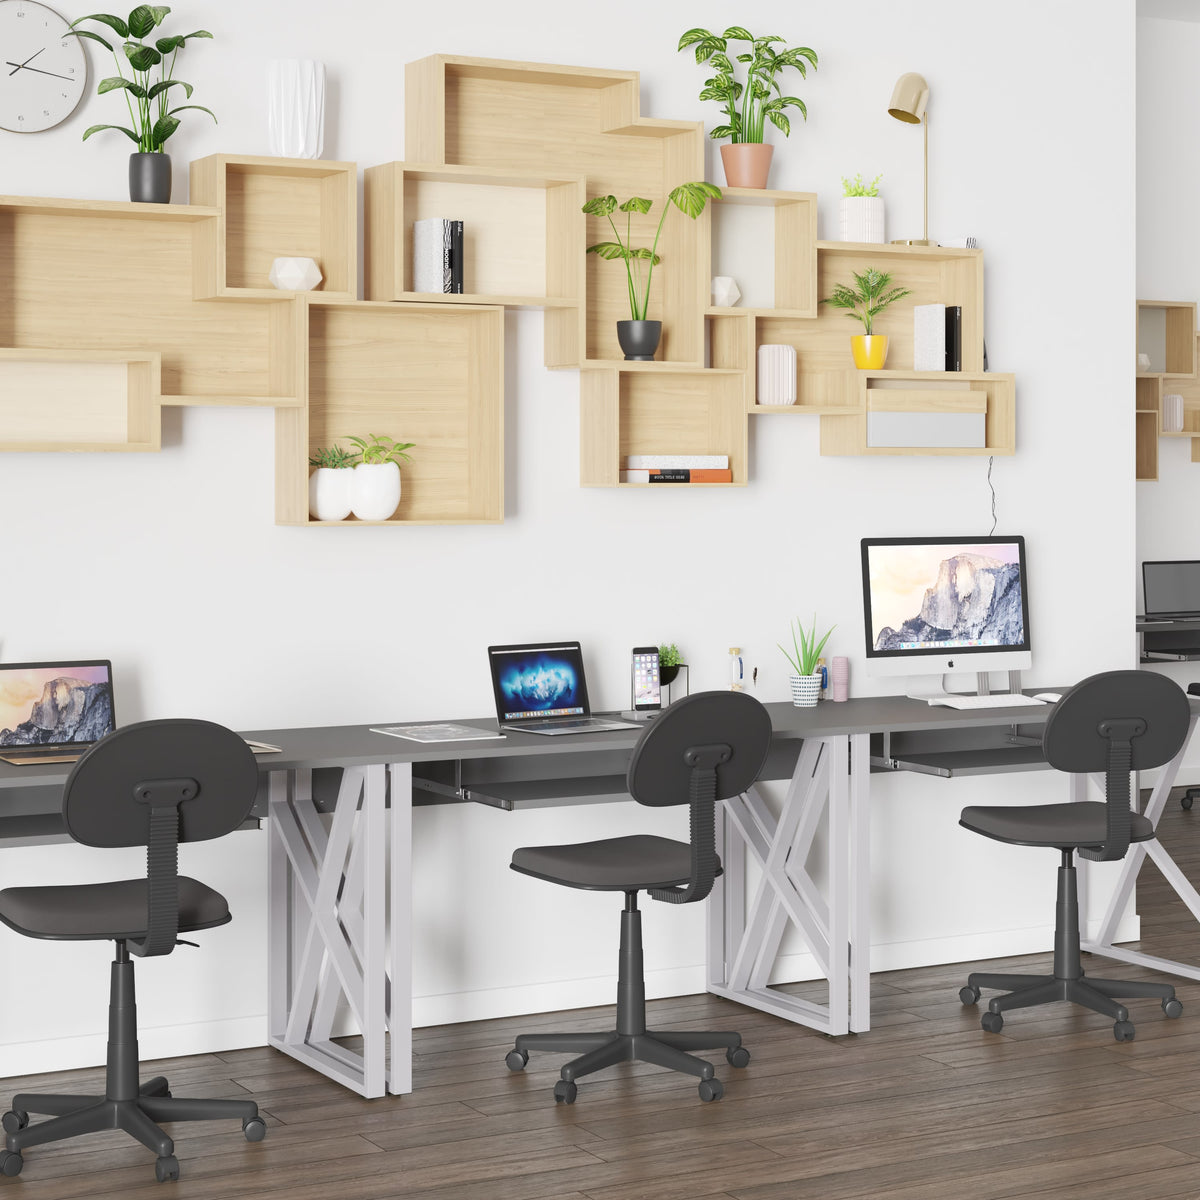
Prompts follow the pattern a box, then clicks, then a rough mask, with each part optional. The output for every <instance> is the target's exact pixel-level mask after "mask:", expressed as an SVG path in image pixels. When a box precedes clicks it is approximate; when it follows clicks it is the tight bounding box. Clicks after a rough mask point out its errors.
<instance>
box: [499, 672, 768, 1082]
mask: <svg viewBox="0 0 1200 1200" xmlns="http://www.w3.org/2000/svg"><path fill="white" fill-rule="evenodd" d="M770 741H771V719H770V717H769V716H768V715H767V710H766V709H765V708H763V706H762V705H761V704H759V702H758V701H757V700H755V699H754V698H753V697H751V696H747V695H746V694H745V693H744V692H698V693H697V694H696V695H694V696H687V697H685V698H684V699H682V700H677V701H676V702H675V703H674V704H672V705H671V706H670V708H668V709H667V710H666V711H665V712H664V713H663V714H662V715H661V716H660V717H658V718H657V719H656V720H655V722H654V724H653V725H651V726H650V727H649V728H647V729H646V731H645V732H644V733H643V734H642V736H641V737H640V738H639V739H638V743H637V745H636V746H635V747H634V751H633V757H632V759H631V760H630V763H629V772H628V775H627V786H628V788H629V794H630V795H631V796H632V797H633V798H634V799H635V800H636V801H637V802H638V803H639V804H645V805H647V806H649V807H652V808H661V807H665V806H667V805H679V804H687V805H688V806H689V808H690V809H691V841H690V843H689V842H677V841H673V840H672V839H670V838H663V837H654V836H650V835H646V834H635V835H633V836H630V837H618V838H607V839H605V840H603V841H595V842H579V843H577V844H575V845H569V846H526V847H523V848H521V849H518V850H515V851H514V852H513V856H512V862H511V864H510V866H511V867H512V869H513V870H514V871H520V872H521V873H522V874H525V875H532V876H533V877H534V878H535V879H544V880H546V881H547V882H549V883H557V884H561V885H562V886H563V887H573V888H583V889H585V890H587V891H596V892H624V893H625V910H624V912H622V914H621V949H620V958H619V968H618V979H617V1022H616V1029H615V1030H614V1031H613V1032H611V1033H533V1034H521V1035H520V1036H519V1037H518V1038H517V1039H516V1043H515V1045H514V1048H513V1049H512V1050H511V1051H510V1052H509V1054H508V1057H507V1059H506V1060H505V1062H506V1063H507V1065H508V1068H509V1070H511V1071H521V1070H524V1068H525V1064H526V1063H528V1061H529V1052H530V1050H565V1051H577V1052H582V1053H581V1055H580V1057H579V1058H574V1059H572V1060H571V1061H570V1062H568V1063H567V1064H566V1065H565V1066H564V1067H563V1068H562V1072H561V1078H560V1079H559V1081H558V1082H557V1083H556V1084H555V1085H554V1099H555V1101H556V1102H557V1103H560V1104H574V1103H575V1096H576V1084H575V1081H576V1080H577V1079H579V1078H580V1077H582V1076H584V1075H590V1074H591V1073H592V1072H593V1071H600V1070H602V1069H603V1068H605V1067H610V1066H613V1065H614V1064H616V1063H620V1062H630V1061H637V1062H648V1063H655V1064H657V1065H658V1066H660V1067H669V1068H671V1070H673V1071H682V1072H684V1073H686V1074H689V1075H696V1076H698V1077H699V1079H700V1099H701V1100H706V1101H708V1100H719V1099H720V1098H721V1096H722V1095H723V1094H724V1090H725V1089H724V1087H723V1086H722V1084H721V1081H720V1080H719V1079H716V1078H714V1076H713V1068H712V1064H711V1063H709V1062H706V1061H704V1059H701V1058H697V1057H695V1056H694V1055H692V1054H689V1053H687V1051H689V1050H714V1049H720V1048H722V1047H723V1048H724V1049H725V1057H726V1059H727V1060H728V1061H729V1063H730V1064H731V1065H732V1066H735V1067H744V1066H746V1065H747V1064H748V1063H749V1061H750V1052H749V1051H748V1050H747V1049H746V1048H745V1047H744V1046H743V1045H742V1038H741V1035H740V1034H737V1033H693V1032H680V1031H666V1032H663V1031H649V1030H647V1029H646V984H645V978H644V975H643V968H642V914H641V913H640V912H639V911H638V906H637V897H638V892H640V891H645V892H648V893H649V894H650V896H651V897H652V898H653V899H655V900H661V901H664V902H665V903H667V904H691V903H694V902H696V901H699V900H703V899H704V898H705V897H706V896H707V895H708V893H709V892H710V891H711V890H712V885H713V880H714V879H715V878H716V877H717V876H718V875H720V874H721V864H720V861H719V860H718V858H717V853H716V845H715V838H716V834H715V829H716V825H715V812H714V810H715V808H716V804H717V802H718V801H719V800H724V799H726V798H727V797H729V796H736V795H738V794H739V793H740V792H744V791H745V790H746V788H748V787H749V786H750V784H752V783H753V782H754V780H755V779H757V778H758V775H759V773H760V772H761V771H762V768H763V764H764V762H765V761H766V757H767V749H768V746H769V744H770Z"/></svg>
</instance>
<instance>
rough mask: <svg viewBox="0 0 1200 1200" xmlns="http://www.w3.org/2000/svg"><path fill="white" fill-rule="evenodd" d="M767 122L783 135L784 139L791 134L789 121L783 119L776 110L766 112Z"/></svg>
mask: <svg viewBox="0 0 1200 1200" xmlns="http://www.w3.org/2000/svg"><path fill="white" fill-rule="evenodd" d="M767 120H768V121H770V122H771V124H772V125H774V126H775V128H776V129H778V130H779V132H780V133H782V134H783V136H784V137H787V136H788V135H789V134H790V133H791V132H792V123H791V121H789V120H788V119H787V117H785V116H784V115H783V113H781V112H780V111H779V110H778V109H774V108H772V109H770V110H769V111H768V112H767Z"/></svg>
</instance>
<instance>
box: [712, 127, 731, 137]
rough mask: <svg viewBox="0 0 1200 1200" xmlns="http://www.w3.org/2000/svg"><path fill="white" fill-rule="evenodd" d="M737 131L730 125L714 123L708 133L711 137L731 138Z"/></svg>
mask: <svg viewBox="0 0 1200 1200" xmlns="http://www.w3.org/2000/svg"><path fill="white" fill-rule="evenodd" d="M736 132H737V130H735V129H734V127H733V126H732V125H716V126H714V127H713V131H712V132H711V133H710V134H709V135H708V136H709V137H711V138H731V137H733V135H734V134H735V133H736Z"/></svg>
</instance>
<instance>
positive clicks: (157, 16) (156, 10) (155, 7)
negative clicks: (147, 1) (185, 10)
mask: <svg viewBox="0 0 1200 1200" xmlns="http://www.w3.org/2000/svg"><path fill="white" fill-rule="evenodd" d="M150 11H151V12H152V13H153V14H154V24H155V25H156V26H158V25H161V24H162V23H163V22H164V21H165V20H166V19H167V13H169V12H170V11H171V10H170V9H169V8H167V7H166V5H164V4H151V5H150Z"/></svg>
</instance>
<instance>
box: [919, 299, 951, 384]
mask: <svg viewBox="0 0 1200 1200" xmlns="http://www.w3.org/2000/svg"><path fill="white" fill-rule="evenodd" d="M947 325H948V322H947V320H946V306H945V305H944V304H917V305H915V306H914V307H913V370H914V371H944V370H946V363H947V356H946V328H947Z"/></svg>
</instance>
